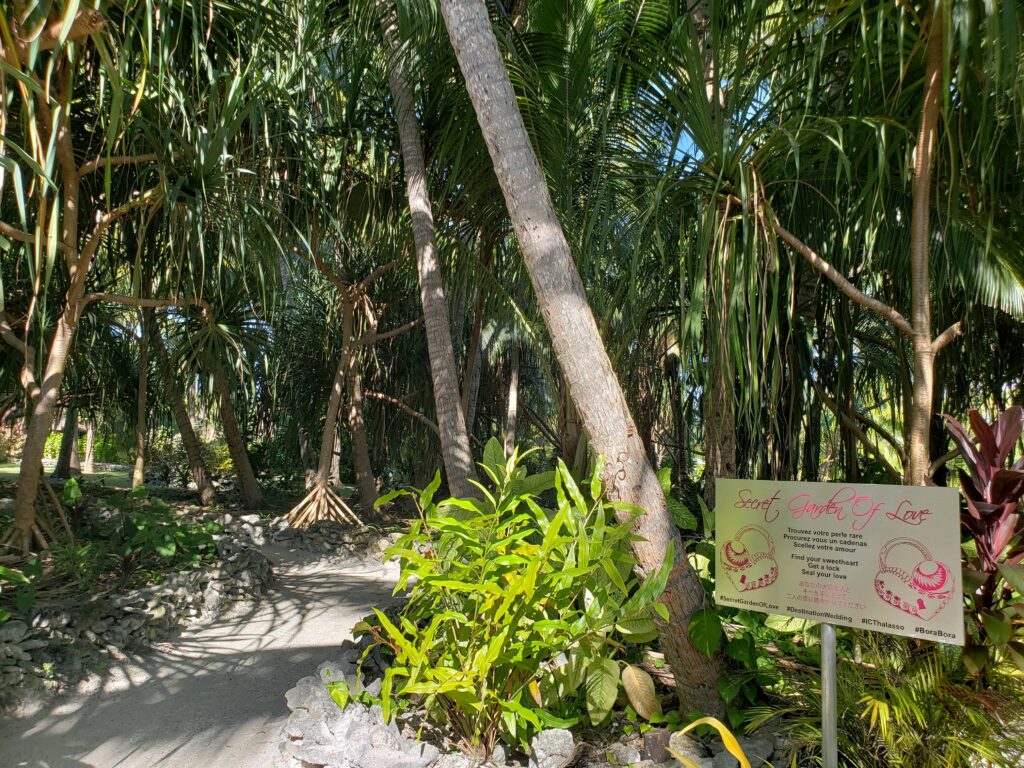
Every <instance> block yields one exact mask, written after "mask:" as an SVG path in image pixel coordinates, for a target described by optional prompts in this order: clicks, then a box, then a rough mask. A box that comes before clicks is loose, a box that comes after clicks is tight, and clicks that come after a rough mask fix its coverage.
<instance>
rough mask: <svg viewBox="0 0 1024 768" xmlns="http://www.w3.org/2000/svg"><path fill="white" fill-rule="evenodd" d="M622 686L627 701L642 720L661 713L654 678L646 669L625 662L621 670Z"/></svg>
mask: <svg viewBox="0 0 1024 768" xmlns="http://www.w3.org/2000/svg"><path fill="white" fill-rule="evenodd" d="M622 687H623V688H624V689H625V690H626V698H628V699H629V703H630V704H631V705H632V707H633V709H635V710H636V713H637V714H638V715H640V717H642V718H643V719H644V720H650V719H651V718H652V717H656V716H658V715H661V702H660V701H659V700H658V695H657V693H655V691H654V680H653V679H651V676H650V675H649V674H647V672H646V671H644V670H643V669H640V667H635V666H633V665H632V664H627V665H626V666H625V668H624V669H623V670H622Z"/></svg>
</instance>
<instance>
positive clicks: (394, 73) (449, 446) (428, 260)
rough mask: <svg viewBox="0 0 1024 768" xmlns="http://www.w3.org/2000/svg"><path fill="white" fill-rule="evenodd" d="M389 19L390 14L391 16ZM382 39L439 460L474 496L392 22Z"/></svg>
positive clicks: (418, 154) (415, 132)
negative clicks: (409, 221)
mask: <svg viewBox="0 0 1024 768" xmlns="http://www.w3.org/2000/svg"><path fill="white" fill-rule="evenodd" d="M392 15H393V14H392ZM384 37H385V41H386V42H387V44H388V47H389V49H390V50H391V53H392V61H391V73H390V80H389V82H390V86H391V98H392V100H393V101H394V106H395V117H396V119H397V121H398V136H399V139H400V142H401V145H402V165H403V167H404V169H405V180H406V192H407V194H408V198H409V211H410V213H411V214H412V232H413V239H414V240H415V243H416V267H417V270H418V272H419V281H420V299H421V301H422V303H423V317H424V326H425V328H426V332H427V354H428V357H429V358H430V375H431V378H432V380H433V384H434V408H435V410H436V412H437V427H438V429H439V430H440V434H441V455H442V457H443V458H444V468H445V473H446V475H447V478H448V488H449V490H450V491H451V493H452V495H454V496H470V495H474V493H475V490H474V487H473V485H472V484H471V483H470V480H473V479H475V478H476V472H475V471H474V469H473V455H472V453H471V452H470V448H469V432H468V430H467V428H466V416H465V412H464V411H463V408H462V400H461V397H460V394H459V378H458V373H457V372H456V368H455V351H454V349H453V347H452V335H451V326H450V325H449V322H448V304H447V302H446V300H445V295H444V285H443V283H442V280H441V261H440V258H439V257H438V253H437V242H436V240H435V237H434V215H433V213H432V211H431V206H430V196H429V195H428V193H427V172H426V168H425V166H424V163H423V147H422V146H421V144H420V137H419V127H418V126H417V124H416V112H415V109H414V106H413V97H412V89H411V88H410V86H409V81H408V78H407V75H406V73H405V71H404V69H403V60H402V58H401V55H400V46H399V41H398V30H397V29H396V26H395V24H394V22H386V25H385V31H384Z"/></svg>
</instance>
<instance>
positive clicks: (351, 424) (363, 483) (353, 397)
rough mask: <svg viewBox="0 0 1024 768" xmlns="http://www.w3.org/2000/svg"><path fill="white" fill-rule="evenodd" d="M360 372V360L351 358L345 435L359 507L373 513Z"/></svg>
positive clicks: (374, 493) (374, 496)
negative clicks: (346, 435)
mask: <svg viewBox="0 0 1024 768" xmlns="http://www.w3.org/2000/svg"><path fill="white" fill-rule="evenodd" d="M362 368H363V367H362V360H361V359H360V356H359V355H358V354H353V355H352V356H351V365H350V367H349V374H348V431H349V436H350V437H351V439H352V465H353V467H354V468H355V472H356V489H357V490H358V491H359V504H360V505H361V506H362V507H363V509H365V510H367V511H373V502H375V501H376V500H377V479H376V478H375V477H374V476H373V464H372V463H371V461H370V442H369V440H368V439H367V437H366V420H365V416H364V413H363V369H362Z"/></svg>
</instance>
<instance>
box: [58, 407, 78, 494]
mask: <svg viewBox="0 0 1024 768" xmlns="http://www.w3.org/2000/svg"><path fill="white" fill-rule="evenodd" d="M81 474H82V473H81V471H80V470H79V467H78V406H76V405H69V406H68V407H67V409H66V410H65V411H64V429H63V430H61V436H60V450H59V451H58V452H57V464H56V466H54V468H53V476H54V477H58V478H64V479H65V480H66V479H67V478H69V477H74V476H75V475H81Z"/></svg>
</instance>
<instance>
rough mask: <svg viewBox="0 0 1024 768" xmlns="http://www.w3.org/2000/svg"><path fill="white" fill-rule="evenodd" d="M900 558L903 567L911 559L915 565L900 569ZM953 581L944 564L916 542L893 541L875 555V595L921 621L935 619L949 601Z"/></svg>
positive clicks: (952, 591)
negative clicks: (876, 569) (876, 563)
mask: <svg viewBox="0 0 1024 768" xmlns="http://www.w3.org/2000/svg"><path fill="white" fill-rule="evenodd" d="M894 550H895V554H894ZM911 550H916V551H917V554H913V552H912V551H911ZM919 556H920V558H921V559H920V560H918V559H917V558H918V557H919ZM900 559H903V560H904V562H903V565H909V564H910V563H911V562H913V561H914V560H917V564H916V565H914V567H913V568H912V569H911V570H909V571H907V570H906V569H905V568H901V567H900V565H899V562H898V561H899V560H900ZM955 582H956V580H955V578H954V577H953V574H952V573H951V572H950V570H949V568H947V567H946V565H945V563H943V562H941V561H939V560H935V559H933V558H932V553H931V552H930V551H929V550H928V548H927V547H926V546H925V545H924V544H922V543H921V542H919V541H917V540H916V539H893V540H892V541H890V542H889V543H887V544H886V545H885V546H884V547H882V551H881V552H879V554H878V574H877V575H876V576H875V592H876V593H877V594H878V596H879V597H880V598H882V600H884V601H885V602H887V603H889V605H891V606H893V607H894V608H898V609H899V610H901V611H903V612H904V613H909V614H910V615H911V616H916V617H917V618H919V619H921V620H922V621H928V620H929V619H931V618H932V617H934V616H935V614H937V613H938V612H939V611H941V610H942V608H943V606H945V605H946V603H948V602H949V600H950V598H952V597H953V594H954V593H955V586H956V583H955Z"/></svg>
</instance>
